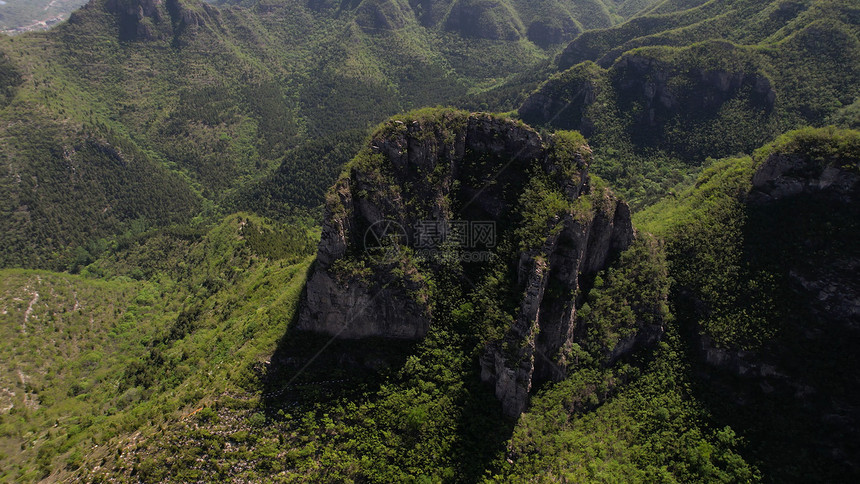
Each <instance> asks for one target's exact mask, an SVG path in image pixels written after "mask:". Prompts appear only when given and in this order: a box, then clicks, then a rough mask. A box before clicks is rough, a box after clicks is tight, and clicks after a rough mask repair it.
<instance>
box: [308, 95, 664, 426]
mask: <svg viewBox="0 0 860 484" xmlns="http://www.w3.org/2000/svg"><path fill="white" fill-rule="evenodd" d="M590 158H591V151H590V149H589V148H588V145H586V144H585V140H584V138H582V136H580V135H579V134H578V133H570V132H559V133H556V134H554V135H551V136H549V137H547V138H546V139H544V138H542V137H541V136H540V135H539V134H538V133H537V132H536V131H535V130H533V129H532V128H530V127H528V126H526V125H524V124H522V123H521V122H518V121H513V120H510V119H506V118H502V117H496V116H490V115H486V114H479V113H472V114H469V113H465V112H459V111H446V110H429V111H423V112H419V113H416V114H414V115H406V116H404V117H401V118H398V119H393V120H391V121H389V122H387V123H385V124H384V125H383V126H382V127H381V128H380V129H379V130H378V131H377V132H376V133H375V134H374V135H373V136H372V138H371V141H370V142H369V144H368V146H366V147H365V149H364V150H363V151H362V152H361V153H360V154H359V155H358V156H357V157H356V158H355V159H354V160H353V161H352V162H351V163H350V165H349V166H348V168H347V170H346V172H345V173H344V174H343V175H342V176H341V178H340V180H338V182H337V183H336V185H335V186H334V187H333V189H332V190H331V191H330V193H329V196H328V200H327V204H326V215H325V221H324V224H323V232H322V238H321V241H320V245H319V252H318V257H317V263H316V266H315V268H314V270H313V272H312V274H311V275H310V277H309V280H308V284H307V292H306V296H305V298H304V301H303V306H302V309H301V314H300V317H299V320H298V323H297V327H298V329H301V330H309V331H314V332H320V333H325V334H329V335H332V336H336V337H339V338H365V337H384V338H396V339H420V338H423V337H424V336H425V335H426V334H427V332H428V331H429V330H430V327H431V326H432V325H433V321H434V318H435V317H437V316H438V315H436V314H434V303H433V300H434V296H435V292H434V281H435V280H436V278H437V276H438V274H439V272H440V271H441V270H443V269H442V265H443V263H441V262H439V261H438V260H436V259H434V256H433V254H434V253H440V252H445V251H446V250H447V251H448V252H445V253H446V254H448V255H450V254H452V253H453V254H454V255H455V257H454V259H453V260H454V261H455V262H454V264H455V265H458V267H460V269H459V270H460V271H462V272H461V273H462V274H464V276H463V277H464V278H466V276H465V274H469V275H470V277H475V278H479V277H480V274H481V273H482V271H484V272H485V271H486V270H487V269H488V268H489V267H490V264H488V263H486V262H484V263H482V262H480V261H482V260H489V259H490V258H491V259H492V260H494V261H499V260H501V261H502V264H507V266H508V267H509V268H510V269H511V270H512V271H513V272H514V273H516V274H517V276H516V280H514V281H511V284H513V285H514V286H515V287H512V288H510V289H511V290H512V291H513V293H515V294H519V296H518V298H519V301H520V302H519V309H518V310H516V311H515V314H512V317H513V323H512V324H510V325H509V326H508V327H506V328H503V332H504V333H506V336H504V338H502V339H500V340H494V341H490V342H488V344H487V347H486V353H485V356H484V357H483V358H482V360H481V365H482V378H483V379H484V380H485V381H487V382H489V383H491V384H492V385H494V386H495V389H496V391H495V393H496V395H497V397H498V398H499V399H500V400H501V401H502V404H503V408H504V411H505V412H506V413H507V414H509V415H518V414H519V413H520V412H522V411H523V409H524V408H525V406H526V403H527V398H528V394H529V391H530V389H531V386H532V380H533V379H538V380H540V381H546V380H550V379H558V378H561V377H562V376H563V375H564V374H565V367H566V361H564V358H563V357H562V358H561V359H557V358H556V357H555V355H558V354H560V353H561V351H560V350H561V349H562V348H564V347H565V346H570V345H571V344H573V342H574V341H575V340H577V339H578V338H579V339H581V338H584V337H586V335H585V333H584V331H583V330H582V328H577V327H576V310H577V305H578V304H580V303H581V300H582V293H583V287H585V286H587V285H588V284H590V282H588V281H590V279H592V278H593V277H594V275H595V274H596V273H597V272H598V271H600V270H601V269H603V268H605V267H606V265H607V264H608V263H609V261H610V260H611V259H612V258H613V257H614V256H615V255H616V254H618V253H620V252H621V251H623V250H625V249H626V248H627V247H628V246H630V244H631V242H632V241H633V239H634V236H635V234H634V230H633V227H632V224H631V219H630V210H629V208H628V206H627V204H625V203H624V202H622V201H620V200H618V199H617V198H616V197H615V196H614V195H613V194H612V192H611V191H610V190H609V189H608V188H605V187H602V186H593V183H592V180H591V178H590V176H589V175H588V165H589V163H590ZM452 227H461V228H462V229H463V230H465V231H467V232H468V233H463V232H459V233H456V232H455V231H454V230H453V229H452ZM477 227H484V228H487V230H490V228H491V229H492V231H493V233H492V235H493V237H494V238H493V239H487V240H482V241H477V240H476V239H475V238H474V237H475V236H476V234H477V232H475V231H476V228H477ZM428 230H429V231H430V232H428ZM464 235H470V236H472V237H473V238H472V239H471V240H467V241H466V242H465V243H466V244H467V245H460V246H459V249H460V250H459V251H458V250H454V252H450V250H451V245H452V244H454V242H455V239H456V241H457V243H461V244H462V243H463V238H462V237H463V236H464ZM478 235H480V234H478ZM435 236H438V238H433V237H435ZM428 238H432V239H433V240H430V241H429V242H428ZM510 243H515V244H517V245H516V247H518V248H515V249H514V250H510ZM506 244H507V245H506ZM503 245H504V246H505V247H506V248H504V249H503V248H502V246H503ZM428 253H430V255H429V256H428V255H427V254H428ZM473 254H487V257H488V258H487V259H481V258H476V259H475V260H478V261H479V262H477V263H476V262H474V261H473V260H469V259H468V258H465V256H466V255H469V256H470V257H473ZM450 260H451V259H450V257H449V262H447V264H450ZM659 332H660V330H659V329H657V330H656V331H651V332H650V333H648V336H647V337H646V338H645V339H647V340H654V339H655V336H658V335H659ZM645 333H647V331H644V332H643V333H642V334H645ZM640 336H641V335H640ZM637 338H639V336H634V337H633V338H631V339H630V341H625V342H623V344H619V348H615V349H614V351H615V352H618V353H619V354H621V353H624V352H626V351H629V350H630V349H631V348H632V347H633V346H634V345H635V342H636V341H638V340H637ZM640 339H641V338H640ZM622 346H623V348H621V347H622ZM511 348H518V349H516V350H511ZM610 353H612V351H610ZM540 355H543V356H540ZM547 355H552V356H551V357H548V356H547ZM607 356H608V357H611V355H609V354H607ZM615 357H617V355H616V356H615Z"/></svg>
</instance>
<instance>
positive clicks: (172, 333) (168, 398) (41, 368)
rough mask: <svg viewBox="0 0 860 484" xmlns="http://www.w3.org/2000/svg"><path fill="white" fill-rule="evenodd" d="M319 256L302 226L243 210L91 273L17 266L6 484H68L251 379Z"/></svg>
mask: <svg viewBox="0 0 860 484" xmlns="http://www.w3.org/2000/svg"><path fill="white" fill-rule="evenodd" d="M312 248H313V239H312V238H311V236H309V235H308V234H307V233H305V232H303V231H301V230H299V231H296V229H287V228H285V227H283V226H280V225H274V226H273V225H270V224H269V223H267V222H266V221H265V220H261V219H259V218H257V217H254V216H249V215H241V214H240V215H235V216H231V217H228V218H227V219H225V220H224V221H223V222H222V223H221V224H219V225H218V226H216V227H214V228H213V229H212V230H210V231H209V232H208V233H203V234H201V233H197V234H191V233H187V232H186V233H181V232H175V231H156V232H150V233H147V234H145V235H143V236H140V237H138V238H136V239H134V240H127V241H125V243H124V244H123V246H122V247H121V248H119V249H118V250H117V252H116V256H114V257H109V258H104V259H102V260H100V261H98V262H97V263H96V264H94V265H91V266H90V267H89V268H87V269H86V270H85V271H84V272H85V274H84V276H73V275H69V274H56V273H49V272H41V271H24V270H18V269H8V270H4V271H3V272H2V273H0V294H2V296H0V301H2V302H0V331H2V341H3V342H2V344H0V352H2V354H3V355H4V357H3V359H2V363H0V365H2V372H0V374H2V376H0V387H2V390H0V391H2V394H0V398H2V403H0V405H2V407H0V408H2V412H3V413H2V415H0V419H2V420H0V453H2V454H0V458H2V461H3V466H2V467H3V468H2V471H0V479H2V480H3V481H6V482H25V481H34V480H39V479H41V478H43V477H47V476H48V475H49V474H53V476H54V478H57V477H59V476H63V475H66V474H67V473H68V472H69V471H71V470H75V469H77V468H78V467H79V466H81V465H83V463H84V462H85V461H88V460H89V459H91V458H93V456H94V452H95V453H96V454H99V455H100V456H101V457H99V458H103V457H104V454H103V453H100V452H97V451H95V447H94V446H98V445H101V446H104V445H105V444H106V443H109V442H111V441H112V439H118V438H119V439H125V438H127V437H128V436H130V435H132V434H134V433H136V432H140V431H147V432H149V431H153V429H157V428H158V426H159V425H163V423H164V422H173V421H177V420H179V419H181V418H182V417H183V416H184V415H186V414H188V413H190V412H192V411H193V410H194V409H195V408H197V407H199V406H200V405H201V404H204V403H205V402H206V401H210V400H211V399H212V398H219V397H217V396H220V395H222V394H224V393H225V392H233V393H235V391H237V389H241V388H242V385H246V384H247V382H248V381H252V380H253V378H254V370H253V368H254V365H259V364H260V363H261V362H262V361H263V360H264V359H265V358H266V357H267V355H270V354H271V352H272V351H274V349H275V344H276V342H277V340H278V338H279V337H280V336H281V335H282V333H283V321H284V320H289V318H290V315H291V314H292V311H293V308H294V307H295V304H296V302H297V298H298V295H299V294H300V292H301V289H302V285H303V281H304V272H305V270H306V268H307V266H308V262H309V261H308V257H309V256H310V254H311V253H312ZM96 274H97V275H98V276H99V277H98V278H95V277H94V275H96ZM251 336H253V337H251ZM243 398H246V397H243ZM147 429H148V430H147ZM110 451H111V452H113V449H111V450H110Z"/></svg>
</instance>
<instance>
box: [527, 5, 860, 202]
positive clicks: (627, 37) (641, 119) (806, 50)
mask: <svg viewBox="0 0 860 484" xmlns="http://www.w3.org/2000/svg"><path fill="white" fill-rule="evenodd" d="M858 20H860V11H858V10H857V7H856V5H854V4H853V3H852V2H844V1H827V2H773V1H770V2H768V1H761V2H756V1H750V0H742V1H709V2H704V3H701V4H700V5H696V6H693V8H687V9H682V10H679V11H675V12H673V13H662V14H659V15H657V14H650V13H649V14H645V15H642V16H639V17H636V18H634V19H632V20H630V21H628V22H625V23H623V24H621V25H619V26H617V27H613V28H610V29H603V30H594V31H589V32H586V33H583V34H581V35H580V36H579V37H578V38H577V39H576V40H574V41H573V42H571V43H570V44H569V45H568V47H567V48H566V49H565V51H564V53H562V54H561V55H560V56H559V58H558V59H557V63H558V67H559V71H560V72H558V73H556V74H554V75H553V76H552V77H550V79H548V80H547V81H546V82H545V83H544V84H543V85H542V86H540V87H539V88H538V89H537V90H536V91H535V92H534V93H533V94H532V95H531V96H530V97H529V98H527V99H526V100H525V102H524V103H523V104H522V105H521V106H520V108H519V113H520V115H521V116H522V117H523V119H525V120H526V121H528V122H531V123H535V124H546V125H549V126H554V127H558V128H565V129H579V130H582V131H583V132H584V133H586V134H587V135H588V136H589V138H590V139H591V141H592V143H593V144H594V146H595V148H596V150H597V151H596V157H597V162H596V163H595V170H596V172H597V173H599V174H600V175H601V176H603V177H604V178H606V179H608V180H609V181H610V182H611V183H614V184H616V185H617V186H619V187H620V188H622V189H623V193H625V195H627V196H628V198H630V199H631V202H632V203H633V204H634V205H637V206H639V205H647V204H649V203H652V202H653V201H655V200H657V199H659V198H660V197H662V196H663V195H665V194H666V193H667V192H668V191H669V190H670V189H672V188H673V187H674V185H675V184H677V183H678V182H680V181H682V180H683V179H684V176H685V174H688V173H689V172H690V170H691V168H690V167H696V166H700V165H701V164H702V163H704V162H705V160H706V158H707V157H714V158H718V157H722V156H730V155H735V154H738V153H750V152H751V151H752V150H753V149H755V148H756V147H758V146H760V145H761V144H763V143H765V142H767V141H768V140H770V139H773V138H774V137H776V136H777V135H779V134H780V133H782V132H785V131H787V130H790V129H795V128H799V127H801V126H805V125H810V124H811V125H821V124H823V123H827V122H834V121H838V122H841V123H842V124H843V125H844V126H851V125H852V123H855V122H856V121H855V120H854V119H855V118H856V109H855V108H854V106H855V104H856V101H857V98H858V91H857V86H858V85H860V70H858V69H860V67H858V66H860V38H858V37H860V30H858V25H860V22H858Z"/></svg>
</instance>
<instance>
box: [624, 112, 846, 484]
mask: <svg viewBox="0 0 860 484" xmlns="http://www.w3.org/2000/svg"><path fill="white" fill-rule="evenodd" d="M858 163H860V133H858V132H857V131H853V130H841V129H836V128H833V127H830V128H821V129H812V128H806V129H802V130H798V131H793V132H790V133H787V134H785V135H783V136H781V137H779V138H778V139H777V140H775V141H774V142H772V143H769V144H768V145H765V146H764V147H762V148H761V149H759V150H756V151H755V153H754V154H753V155H752V156H751V157H743V158H736V159H729V160H724V161H721V162H719V163H717V164H715V165H714V166H713V167H711V168H709V169H708V170H706V171H705V172H704V173H703V174H702V175H701V177H700V178H699V180H698V181H697V182H696V185H695V186H694V187H692V188H690V189H689V190H687V191H686V192H684V193H681V194H679V196H678V197H677V198H673V199H667V200H664V201H662V202H660V203H658V204H657V205H655V206H653V207H651V208H649V209H648V210H646V211H644V212H642V213H640V214H639V215H638V216H637V221H638V223H639V226H640V227H643V228H644V229H646V230H650V231H653V232H654V233H656V234H659V235H660V236H662V237H664V238H665V240H666V251H667V255H666V256H667V259H668V263H669V274H670V276H671V277H672V279H673V280H674V288H673V302H674V307H675V310H676V317H677V318H678V320H679V322H680V323H681V326H680V327H681V328H684V331H686V332H687V334H688V337H689V338H690V346H691V348H694V351H695V353H694V354H698V355H699V356H698V358H701V359H702V360H704V361H706V362H707V364H708V365H707V368H706V369H703V370H702V371H713V372H714V373H713V374H712V376H711V377H708V378H703V379H702V380H701V381H700V382H699V384H698V385H699V388H700V389H701V390H700V391H701V394H702V398H703V400H704V401H707V402H709V403H708V405H709V406H710V407H711V408H712V409H713V412H714V416H715V418H717V420H718V421H720V422H722V423H725V424H730V425H731V426H732V427H733V428H735V429H744V430H743V433H744V435H745V436H746V438H747V439H748V440H749V441H750V447H749V448H750V453H749V454H748V455H749V457H750V458H753V459H755V460H758V461H759V462H760V467H761V470H762V471H763V473H764V474H765V475H766V476H769V477H768V478H769V479H774V480H823V481H828V480H829V481H840V480H845V479H849V480H850V478H849V476H852V475H854V476H856V469H853V468H852V460H853V459H854V456H855V454H853V453H852V452H854V451H853V450H851V448H850V446H851V445H853V442H855V440H854V439H853V438H852V437H850V436H848V435H847V434H845V433H844V432H843V431H842V430H841V429H843V428H846V426H847V427H850V426H851V425H855V424H854V422H857V420H858V415H857V414H856V412H855V411H854V410H852V409H851V408H850V405H851V404H848V403H847V402H850V401H853V402H856V401H857V399H858V395H857V393H856V392H855V391H854V388H856V387H855V385H854V382H855V381H856V375H855V374H854V373H853V372H850V371H849V372H844V373H843V372H840V371H834V370H833V369H834V368H854V367H856V364H857V362H856V361H855V360H856V354H855V352H854V351H853V350H850V349H849V348H852V347H854V346H855V345H856V344H857V343H858V341H860V335H858V334H857V330H856V306H854V307H855V309H853V310H852V309H851V308H852V305H853V303H851V302H850V301H851V300H852V298H855V297H856V295H857V294H858V293H860V288H858V287H857V281H856V277H855V274H854V273H855V271H856V267H857V261H858V260H860V253H858V250H857V244H856V240H857V236H858V234H860V225H858V222H860V213H858V211H857V206H856V197H857V194H858V189H860V188H858V187H860V185H858V180H860V177H858V173H860V172H858V166H860V165H858ZM798 361H803V362H804V363H803V364H802V365H798V364H797V362H798ZM801 388H803V389H805V390H802V391H801V390H800V389H801ZM725 392H728V393H725ZM741 398H742V399H744V401H748V402H749V404H747V405H736V404H733V403H730V402H732V400H733V399H741ZM845 405H848V406H847V407H846V406H845ZM825 415H831V416H835V415H838V416H839V419H840V420H839V422H841V423H838V424H836V423H835V421H834V420H832V417H828V418H825V417H824V416H825ZM789 435H791V436H792V437H788V436H789ZM819 448H829V449H837V448H838V449H842V450H840V451H834V453H833V454H831V455H829V456H828V457H826V458H821V457H820V456H819V457H809V458H807V457H806V456H811V455H813V453H814V452H815V450H814V449H819Z"/></svg>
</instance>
